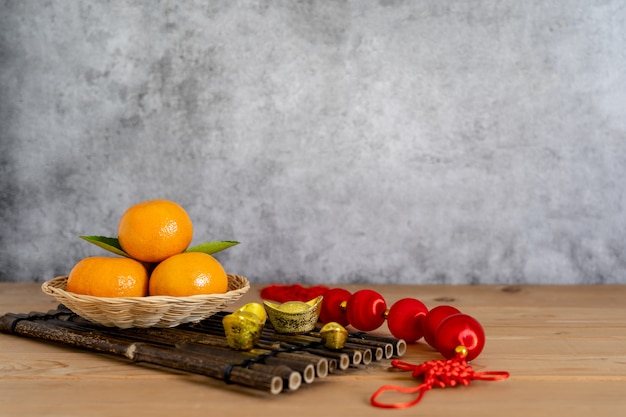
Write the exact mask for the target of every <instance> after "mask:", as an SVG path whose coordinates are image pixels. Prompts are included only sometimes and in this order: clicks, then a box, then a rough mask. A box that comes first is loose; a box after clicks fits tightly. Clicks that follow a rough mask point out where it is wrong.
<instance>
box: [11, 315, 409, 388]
mask: <svg viewBox="0 0 626 417" xmlns="http://www.w3.org/2000/svg"><path fill="white" fill-rule="evenodd" d="M226 314H229V313H228V312H224V311H222V312H219V313H217V314H215V315H213V316H211V317H209V318H207V319H204V320H202V321H200V322H198V323H193V324H183V325H180V326H178V327H172V328H130V329H120V328H112V327H105V326H101V325H98V324H94V323H92V322H89V321H87V320H85V319H83V318H82V317H80V316H78V315H77V314H75V313H73V312H72V311H71V310H69V309H68V308H66V307H65V306H64V305H62V304H61V305H59V306H58V308H57V309H56V310H51V311H49V312H47V313H43V312H31V313H19V314H16V313H7V314H5V315H4V316H2V317H0V331H2V332H4V333H9V334H15V335H18V336H23V337H30V338H35V339H41V340H45V341H50V342H54V343H61V344H64V345H69V346H73V347H76V348H81V349H87V350H91V351H95V352H101V353H108V354H111V355H115V356H119V357H124V358H126V359H128V360H129V361H130V362H131V363H149V364H152V365H158V366H163V367H166V368H172V369H177V370H182V371H186V372H191V373H196V374H201V375H206V376H209V377H212V378H216V379H219V380H222V381H224V383H225V384H237V385H240V386H242V387H248V388H253V389H257V390H262V391H266V392H268V393H271V394H278V393H281V392H284V391H295V390H298V389H300V387H301V386H302V385H303V384H305V385H306V384H311V383H313V382H315V381H316V380H319V379H321V378H326V377H327V376H328V375H332V374H334V373H340V372H358V371H359V370H361V369H363V368H364V367H367V365H369V364H370V363H372V362H378V361H381V360H385V359H390V358H392V357H400V356H402V355H404V353H405V351H406V343H405V342H404V341H403V340H401V339H395V338H393V337H380V336H374V335H370V334H368V333H365V332H358V333H351V334H350V336H349V338H348V342H347V343H346V345H345V347H344V348H343V349H341V350H331V349H328V348H326V347H324V345H323V343H322V341H321V339H320V338H319V337H318V336H316V335H315V331H314V332H311V333H310V334H306V335H284V334H279V333H276V332H275V331H274V330H273V329H272V327H271V325H270V324H269V322H268V324H267V325H266V326H265V328H264V330H263V334H262V336H261V339H260V341H259V343H258V344H257V346H256V347H255V348H254V349H252V350H250V351H236V350H234V349H231V348H229V347H228V344H227V342H226V338H225V334H224V328H223V326H222V318H223V317H224V315H226Z"/></svg>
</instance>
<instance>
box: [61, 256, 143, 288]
mask: <svg viewBox="0 0 626 417" xmlns="http://www.w3.org/2000/svg"><path fill="white" fill-rule="evenodd" d="M67 291H69V292H73V293H76V294H85V295H93V296H96V297H145V296H146V295H148V271H147V270H146V268H145V266H144V265H143V264H142V263H141V262H139V261H136V260H134V259H130V258H113V257H101V256H93V257H89V258H84V259H82V260H80V261H78V263H76V265H74V267H73V268H72V270H71V271H70V273H69V276H68V279H67Z"/></svg>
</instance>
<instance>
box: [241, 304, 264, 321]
mask: <svg viewBox="0 0 626 417" xmlns="http://www.w3.org/2000/svg"><path fill="white" fill-rule="evenodd" d="M237 311H247V312H249V313H253V314H255V315H256V316H257V317H259V319H260V320H261V321H262V322H263V323H264V324H265V320H267V313H266V312H265V308H263V305H261V304H260V303H248V304H246V305H244V306H243V307H240V308H238V309H237Z"/></svg>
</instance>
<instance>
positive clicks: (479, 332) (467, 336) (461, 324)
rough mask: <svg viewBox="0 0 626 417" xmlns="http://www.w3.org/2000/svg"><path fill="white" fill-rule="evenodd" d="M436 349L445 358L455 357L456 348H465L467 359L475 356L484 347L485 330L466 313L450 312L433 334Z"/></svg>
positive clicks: (469, 359)
mask: <svg viewBox="0 0 626 417" xmlns="http://www.w3.org/2000/svg"><path fill="white" fill-rule="evenodd" d="M435 340H436V341H437V350H438V351H439V353H441V354H442V355H443V356H444V357H445V358H446V359H450V358H453V357H455V355H456V351H455V350H456V348H457V347H459V346H464V347H465V348H466V349H467V357H466V360H467V361H471V360H473V359H474V358H476V357H477V356H478V355H479V354H480V352H482V350H483V348H484V347H485V331H484V329H483V327H482V326H481V325H480V323H479V322H478V320H476V319H475V318H473V317H471V316H468V315H467V314H462V313H459V314H452V315H450V316H448V317H446V318H445V319H443V320H442V321H441V324H440V325H439V327H438V329H437V333H436V335H435Z"/></svg>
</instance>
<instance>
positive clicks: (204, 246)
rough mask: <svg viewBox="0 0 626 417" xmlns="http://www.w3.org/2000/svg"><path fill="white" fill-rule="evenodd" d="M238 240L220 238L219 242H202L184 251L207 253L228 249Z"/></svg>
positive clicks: (236, 243)
mask: <svg viewBox="0 0 626 417" xmlns="http://www.w3.org/2000/svg"><path fill="white" fill-rule="evenodd" d="M238 244H239V242H235V241H233V240H222V241H219V242H204V243H200V244H198V245H195V246H192V247H191V248H189V249H187V250H186V251H185V252H204V253H208V254H209V255H211V254H214V253H216V252H219V251H221V250H224V249H228V248H230V247H231V246H235V245H238Z"/></svg>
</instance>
